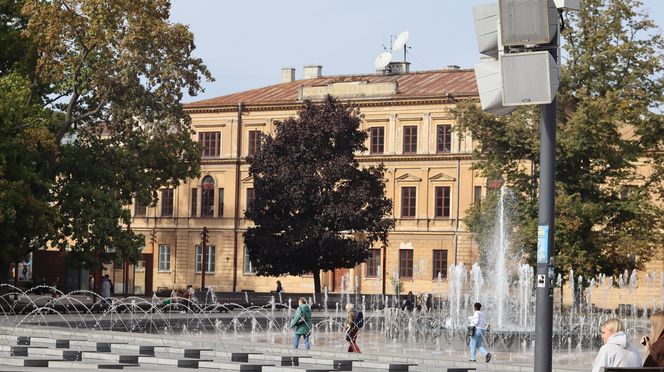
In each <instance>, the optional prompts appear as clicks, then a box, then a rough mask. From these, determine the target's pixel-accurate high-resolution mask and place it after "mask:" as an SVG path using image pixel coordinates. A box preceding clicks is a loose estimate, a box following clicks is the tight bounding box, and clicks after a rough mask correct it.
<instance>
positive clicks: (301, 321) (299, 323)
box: [295, 316, 306, 327]
mask: <svg viewBox="0 0 664 372" xmlns="http://www.w3.org/2000/svg"><path fill="white" fill-rule="evenodd" d="M305 323H306V321H305V320H304V317H303V316H300V319H298V320H297V322H295V326H296V327H299V326H301V325H303V324H305Z"/></svg>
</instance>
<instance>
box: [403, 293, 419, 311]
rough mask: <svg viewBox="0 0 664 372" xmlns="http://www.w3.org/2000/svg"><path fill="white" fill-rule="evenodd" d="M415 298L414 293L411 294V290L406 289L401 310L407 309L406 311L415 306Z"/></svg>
mask: <svg viewBox="0 0 664 372" xmlns="http://www.w3.org/2000/svg"><path fill="white" fill-rule="evenodd" d="M416 301H417V300H416V299H415V295H414V294H413V291H408V294H407V295H406V299H405V300H403V306H402V309H403V310H408V311H413V309H414V308H415V302H416Z"/></svg>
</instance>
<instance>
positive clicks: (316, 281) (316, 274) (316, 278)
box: [313, 269, 320, 293]
mask: <svg viewBox="0 0 664 372" xmlns="http://www.w3.org/2000/svg"><path fill="white" fill-rule="evenodd" d="M313 276H314V292H315V293H320V270H319V269H315V270H313Z"/></svg>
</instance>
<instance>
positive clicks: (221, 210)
mask: <svg viewBox="0 0 664 372" xmlns="http://www.w3.org/2000/svg"><path fill="white" fill-rule="evenodd" d="M218 208H219V217H223V216H224V189H223V188H221V187H220V188H219V207H218Z"/></svg>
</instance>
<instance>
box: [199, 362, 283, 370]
mask: <svg viewBox="0 0 664 372" xmlns="http://www.w3.org/2000/svg"><path fill="white" fill-rule="evenodd" d="M265 366H272V364H262V363H258V364H255V363H237V362H226V361H223V362H219V361H201V362H199V363H198V368H211V369H220V370H224V371H242V372H261V371H262V370H263V367H265Z"/></svg>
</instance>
